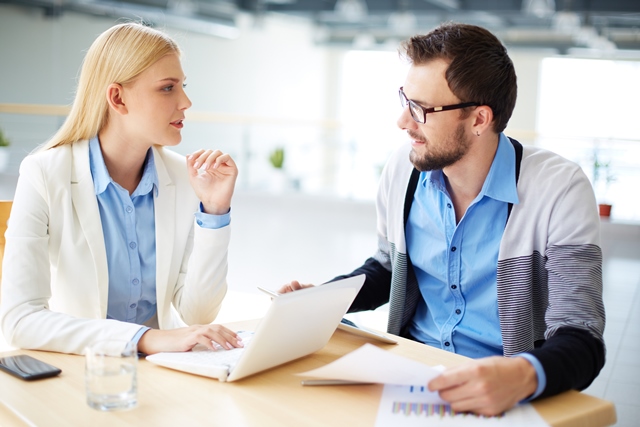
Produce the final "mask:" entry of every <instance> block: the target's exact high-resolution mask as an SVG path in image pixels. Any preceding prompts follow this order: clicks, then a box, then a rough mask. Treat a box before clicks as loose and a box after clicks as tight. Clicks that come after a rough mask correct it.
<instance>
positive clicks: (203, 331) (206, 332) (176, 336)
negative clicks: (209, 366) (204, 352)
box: [138, 325, 244, 354]
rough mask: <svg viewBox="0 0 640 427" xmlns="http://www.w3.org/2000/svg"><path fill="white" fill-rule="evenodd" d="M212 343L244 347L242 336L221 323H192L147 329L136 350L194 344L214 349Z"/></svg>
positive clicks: (151, 351)
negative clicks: (177, 326) (183, 325)
mask: <svg viewBox="0 0 640 427" xmlns="http://www.w3.org/2000/svg"><path fill="white" fill-rule="evenodd" d="M214 343H217V344H219V345H220V346H222V348H224V349H227V350H231V349H232V348H237V347H244V345H243V343H242V338H240V337H239V336H238V335H237V334H236V333H235V332H233V331H232V330H231V329H227V328H225V327H224V326H222V325H192V326H187V327H186V328H177V329H166V330H161V329H149V330H148V331H147V332H145V333H144V334H143V335H142V337H141V338H140V341H138V350H139V351H141V352H143V353H145V354H154V353H159V352H162V351H189V350H191V349H192V348H193V347H195V346H196V344H202V345H203V346H205V347H207V348H208V349H209V350H215V349H216V348H215V345H214Z"/></svg>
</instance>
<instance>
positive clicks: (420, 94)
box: [398, 59, 470, 171]
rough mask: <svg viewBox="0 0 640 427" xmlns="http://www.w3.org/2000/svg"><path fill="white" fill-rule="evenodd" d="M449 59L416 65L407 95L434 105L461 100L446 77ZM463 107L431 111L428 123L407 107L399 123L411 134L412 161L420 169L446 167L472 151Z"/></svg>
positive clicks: (427, 105) (405, 89) (406, 91)
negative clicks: (462, 110)
mask: <svg viewBox="0 0 640 427" xmlns="http://www.w3.org/2000/svg"><path fill="white" fill-rule="evenodd" d="M447 67H448V63H447V62H445V61H444V60H440V59H438V60H433V61H430V62H427V63H425V64H421V65H412V66H411V68H410V69H409V72H408V74H407V78H406V80H405V83H404V86H403V90H404V93H405V95H406V97H407V98H408V99H410V100H412V101H414V102H416V103H417V104H419V105H421V106H423V107H426V108H430V107H440V106H443V105H452V104H458V103H460V102H461V101H460V99H458V98H457V97H456V96H455V95H454V94H453V92H451V90H450V89H449V85H448V84H447V81H446V79H445V71H446V70H447ZM460 117H461V112H460V111H459V110H451V111H439V112H434V113H429V114H427V117H426V121H425V123H424V124H421V123H417V122H416V121H414V120H413V118H412V117H411V113H410V112H409V108H408V107H405V108H404V110H403V111H402V114H401V115H400V117H399V118H398V126H399V127H400V128H401V129H404V130H406V131H407V134H408V135H409V137H410V138H411V145H412V150H411V154H410V160H411V163H413V165H414V166H415V167H416V169H418V170H420V171H427V170H434V169H444V168H445V167H447V166H451V165H453V164H454V163H456V162H457V161H458V160H460V159H462V158H463V157H464V155H465V154H466V153H467V152H468V151H469V146H470V136H469V135H468V132H467V131H466V125H465V123H464V120H463V119H461V118H460Z"/></svg>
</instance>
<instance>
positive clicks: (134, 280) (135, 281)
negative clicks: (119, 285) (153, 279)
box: [131, 279, 140, 285]
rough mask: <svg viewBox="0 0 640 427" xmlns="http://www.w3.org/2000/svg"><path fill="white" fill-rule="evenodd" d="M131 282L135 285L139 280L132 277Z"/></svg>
mask: <svg viewBox="0 0 640 427" xmlns="http://www.w3.org/2000/svg"><path fill="white" fill-rule="evenodd" d="M131 283H133V284H134V285H137V284H138V283H140V281H139V280H138V279H133V280H132V281H131Z"/></svg>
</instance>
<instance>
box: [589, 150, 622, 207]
mask: <svg viewBox="0 0 640 427" xmlns="http://www.w3.org/2000/svg"><path fill="white" fill-rule="evenodd" d="M592 166H593V181H592V184H593V189H594V192H595V194H596V197H597V199H598V211H599V213H600V216H602V217H609V216H611V208H612V205H611V203H610V201H609V200H608V199H607V194H608V192H609V186H610V185H611V183H612V182H613V181H615V180H616V177H615V175H614V174H613V172H612V170H611V161H604V160H602V158H601V157H600V156H599V153H598V150H597V149H595V150H594V152H593V163H592Z"/></svg>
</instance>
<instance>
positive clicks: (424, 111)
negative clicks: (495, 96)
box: [398, 86, 482, 124]
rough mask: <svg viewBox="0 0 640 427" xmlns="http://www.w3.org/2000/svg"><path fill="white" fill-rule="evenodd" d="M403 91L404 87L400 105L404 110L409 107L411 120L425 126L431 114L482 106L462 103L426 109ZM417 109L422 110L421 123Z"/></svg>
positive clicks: (400, 94) (399, 90) (400, 91)
mask: <svg viewBox="0 0 640 427" xmlns="http://www.w3.org/2000/svg"><path fill="white" fill-rule="evenodd" d="M402 89H403V86H401V87H400V89H398V95H399V96H400V105H402V108H404V107H406V106H407V105H409V112H410V113H411V118H412V119H413V120H415V121H416V122H417V123H420V124H425V123H426V122H427V114H430V113H437V112H439V111H449V110H458V109H460V108H467V107H479V106H480V105H482V104H480V103H478V102H462V103H460V104H452V105H443V106H441V107H431V108H426V107H423V106H422V105H420V104H418V103H417V102H415V101H412V100H410V99H409V98H407V95H405V94H404V91H403V90H402ZM416 107H418V108H419V109H420V110H422V121H420V119H419V118H418V117H416V109H415V108H416Z"/></svg>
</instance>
